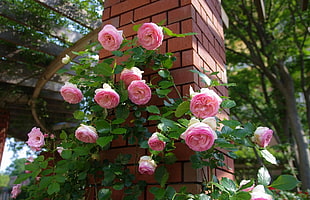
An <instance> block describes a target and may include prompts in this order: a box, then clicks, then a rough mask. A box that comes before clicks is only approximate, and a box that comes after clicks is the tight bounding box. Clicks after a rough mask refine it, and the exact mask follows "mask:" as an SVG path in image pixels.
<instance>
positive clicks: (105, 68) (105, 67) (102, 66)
mask: <svg viewBox="0 0 310 200" xmlns="http://www.w3.org/2000/svg"><path fill="white" fill-rule="evenodd" d="M94 72H95V73H96V74H98V75H104V76H111V75H112V74H113V68H112V67H111V66H110V65H109V64H107V63H105V62H102V63H99V64H97V65H96V66H95V67H94Z"/></svg>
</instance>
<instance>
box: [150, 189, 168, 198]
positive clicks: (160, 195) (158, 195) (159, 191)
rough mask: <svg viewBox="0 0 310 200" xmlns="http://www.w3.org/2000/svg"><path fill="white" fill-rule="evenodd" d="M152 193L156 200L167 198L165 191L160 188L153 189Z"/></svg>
mask: <svg viewBox="0 0 310 200" xmlns="http://www.w3.org/2000/svg"><path fill="white" fill-rule="evenodd" d="M150 192H151V193H152V194H154V196H155V199H162V198H163V197H164V196H165V193H166V191H165V189H163V188H158V187H151V189H150Z"/></svg>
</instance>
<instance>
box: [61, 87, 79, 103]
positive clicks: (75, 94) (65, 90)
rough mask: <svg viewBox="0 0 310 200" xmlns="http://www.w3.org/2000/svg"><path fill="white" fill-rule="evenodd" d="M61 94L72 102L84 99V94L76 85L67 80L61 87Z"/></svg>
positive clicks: (67, 100)
mask: <svg viewBox="0 0 310 200" xmlns="http://www.w3.org/2000/svg"><path fill="white" fill-rule="evenodd" d="M60 94H61V96H62V97H63V98H64V100H65V101H66V102H68V103H71V104H77V103H80V102H81V101H82V99H83V94H82V92H81V90H80V89H78V88H77V87H76V85H74V84H72V83H68V82H66V83H65V85H64V86H62V87H61V89H60Z"/></svg>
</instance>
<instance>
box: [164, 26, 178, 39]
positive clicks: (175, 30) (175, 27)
mask: <svg viewBox="0 0 310 200" xmlns="http://www.w3.org/2000/svg"><path fill="white" fill-rule="evenodd" d="M167 28H169V29H170V30H171V31H172V32H173V33H177V34H179V33H180V23H173V24H169V25H168V26H167ZM166 38H167V39H168V38H171V37H170V36H166Z"/></svg>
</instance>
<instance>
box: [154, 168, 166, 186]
mask: <svg viewBox="0 0 310 200" xmlns="http://www.w3.org/2000/svg"><path fill="white" fill-rule="evenodd" d="M168 178H169V173H168V171H167V169H166V168H165V167H164V166H160V167H157V168H156V171H155V180H156V181H157V182H158V183H159V184H160V186H161V187H164V186H165V184H166V183H167V180H168Z"/></svg>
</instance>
